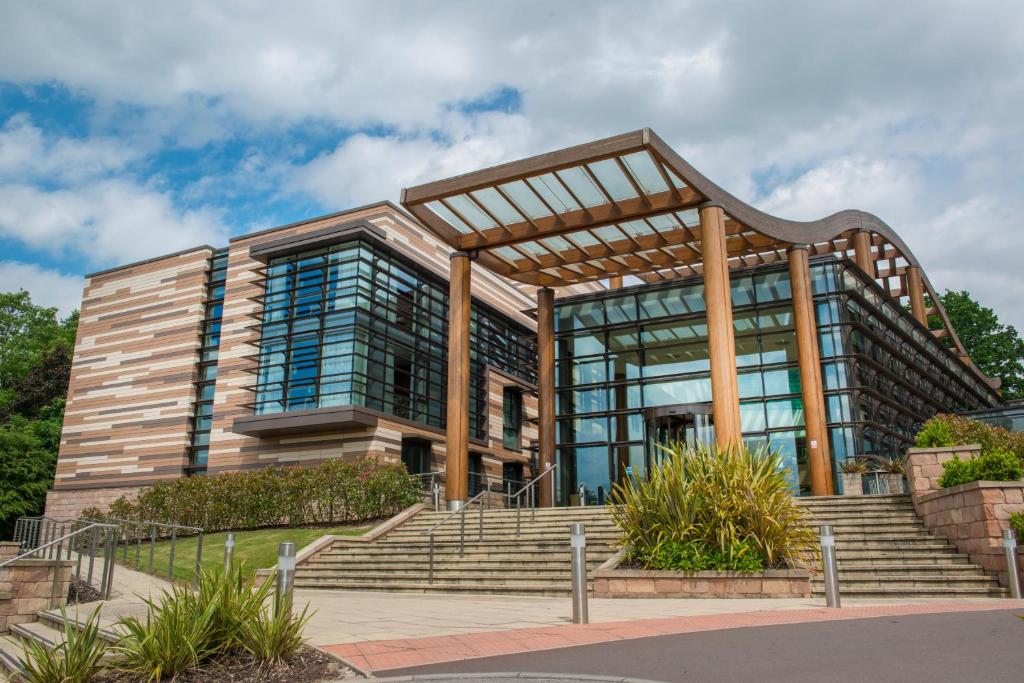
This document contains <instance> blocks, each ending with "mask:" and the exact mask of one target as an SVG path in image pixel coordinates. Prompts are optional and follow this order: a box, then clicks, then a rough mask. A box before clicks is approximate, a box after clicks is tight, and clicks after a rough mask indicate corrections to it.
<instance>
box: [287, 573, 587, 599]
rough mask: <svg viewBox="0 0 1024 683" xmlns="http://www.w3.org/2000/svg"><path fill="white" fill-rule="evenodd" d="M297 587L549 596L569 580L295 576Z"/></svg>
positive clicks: (566, 591)
mask: <svg viewBox="0 0 1024 683" xmlns="http://www.w3.org/2000/svg"><path fill="white" fill-rule="evenodd" d="M295 585H296V586H297V587H298V588H320V589H336V590H370V591H387V592H404V593H476V594H488V593H496V594H502V595H540V596H549V597H564V596H568V595H570V594H571V593H572V586H571V584H570V583H563V582H559V583H556V584H551V583H547V584H545V583H534V584H523V585H498V584H466V583H452V582H440V581H435V582H434V583H433V584H428V583H426V582H425V581H424V582H423V583H418V582H416V583H389V584H380V583H376V582H358V581H356V582H345V581H338V580H335V579H332V580H325V581H311V580H301V581H300V580H299V579H298V578H297V577H296V579H295Z"/></svg>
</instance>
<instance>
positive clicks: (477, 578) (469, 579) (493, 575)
mask: <svg viewBox="0 0 1024 683" xmlns="http://www.w3.org/2000/svg"><path fill="white" fill-rule="evenodd" d="M300 577H301V578H302V579H303V580H311V581H315V580H318V579H323V578H326V579H328V580H330V581H356V582H359V581H372V582H374V583H381V584H386V583H412V582H415V581H427V579H428V574H427V572H426V571H423V572H399V571H390V572H389V571H383V572H381V571H378V572H372V571H363V572H353V573H346V574H335V573H332V572H317V571H314V570H310V569H305V570H301V569H300V570H296V573H295V578H296V580H298V579H299V578H300ZM434 578H435V580H440V579H443V580H445V581H450V582H453V583H468V584H478V583H483V584H490V585H519V584H523V583H527V584H529V583H538V582H543V583H548V582H551V581H556V582H557V581H571V580H572V575H571V573H570V572H569V570H568V569H565V570H562V571H536V572H530V571H517V572H509V571H491V572H473V571H466V570H464V569H451V568H442V567H435V568H434Z"/></svg>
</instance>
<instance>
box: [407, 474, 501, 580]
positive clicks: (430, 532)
mask: <svg viewBox="0 0 1024 683" xmlns="http://www.w3.org/2000/svg"><path fill="white" fill-rule="evenodd" d="M488 493H490V489H488V488H485V489H483V490H481V491H480V492H479V493H477V494H476V495H475V496H473V497H472V498H470V499H469V500H467V501H466V502H465V503H464V504H463V505H461V506H460V507H459V509H458V510H452V511H451V512H449V513H448V514H447V515H445V516H444V518H442V519H441V521H440V522H438V523H437V524H435V525H434V526H432V527H430V528H429V529H427V530H426V531H424V532H423V533H424V534H426V535H427V537H428V539H429V543H430V552H429V553H428V557H427V583H434V532H435V531H437V529H438V527H440V526H442V525H443V524H445V523H446V522H447V521H448V520H450V519H451V518H453V517H454V516H455V515H459V557H463V556H465V554H466V511H467V510H469V507H470V506H471V505H472V504H473V503H479V504H480V527H479V530H478V532H477V533H478V536H477V542H478V543H480V542H483V540H484V501H485V500H486V499H485V498H484V496H485V495H486V494H488Z"/></svg>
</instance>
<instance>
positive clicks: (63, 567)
mask: <svg viewBox="0 0 1024 683" xmlns="http://www.w3.org/2000/svg"><path fill="white" fill-rule="evenodd" d="M74 566H75V563H74V561H72V560H59V561H57V562H55V561H54V560H33V559H27V560H15V561H14V562H12V563H11V564H9V565H7V566H6V567H0V633H6V632H7V629H8V628H9V626H10V625H11V624H20V623H23V622H26V621H35V619H36V612H39V611H40V610H47V609H53V608H55V607H63V606H64V605H65V604H66V603H67V598H68V587H69V585H70V583H71V570H72V569H74ZM55 571H56V572H59V574H58V576H57V590H56V591H54V581H53V579H54V572H55Z"/></svg>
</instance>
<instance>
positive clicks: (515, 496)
mask: <svg viewBox="0 0 1024 683" xmlns="http://www.w3.org/2000/svg"><path fill="white" fill-rule="evenodd" d="M557 469H558V463H548V465H547V467H546V468H545V469H544V471H543V472H541V473H540V474H538V475H537V476H536V477H534V478H533V479H531V480H530V481H528V482H526V483H525V484H523V486H522V488H520V489H519V490H518V491H516V492H515V493H509V494H508V507H512V505H513V503H512V501H513V500H515V507H516V536H518V535H519V534H520V532H521V530H522V513H523V511H522V507H523V505H522V503H523V496H526V498H527V507H528V508H530V521H536V520H537V492H538V489H539V488H540V481H541V479H543V478H544V477H546V476H548V475H549V474H550V475H551V479H549V480H548V481H550V482H551V504H552V505H554V504H555V475H554V474H552V473H553V472H554V471H555V470H557Z"/></svg>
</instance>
